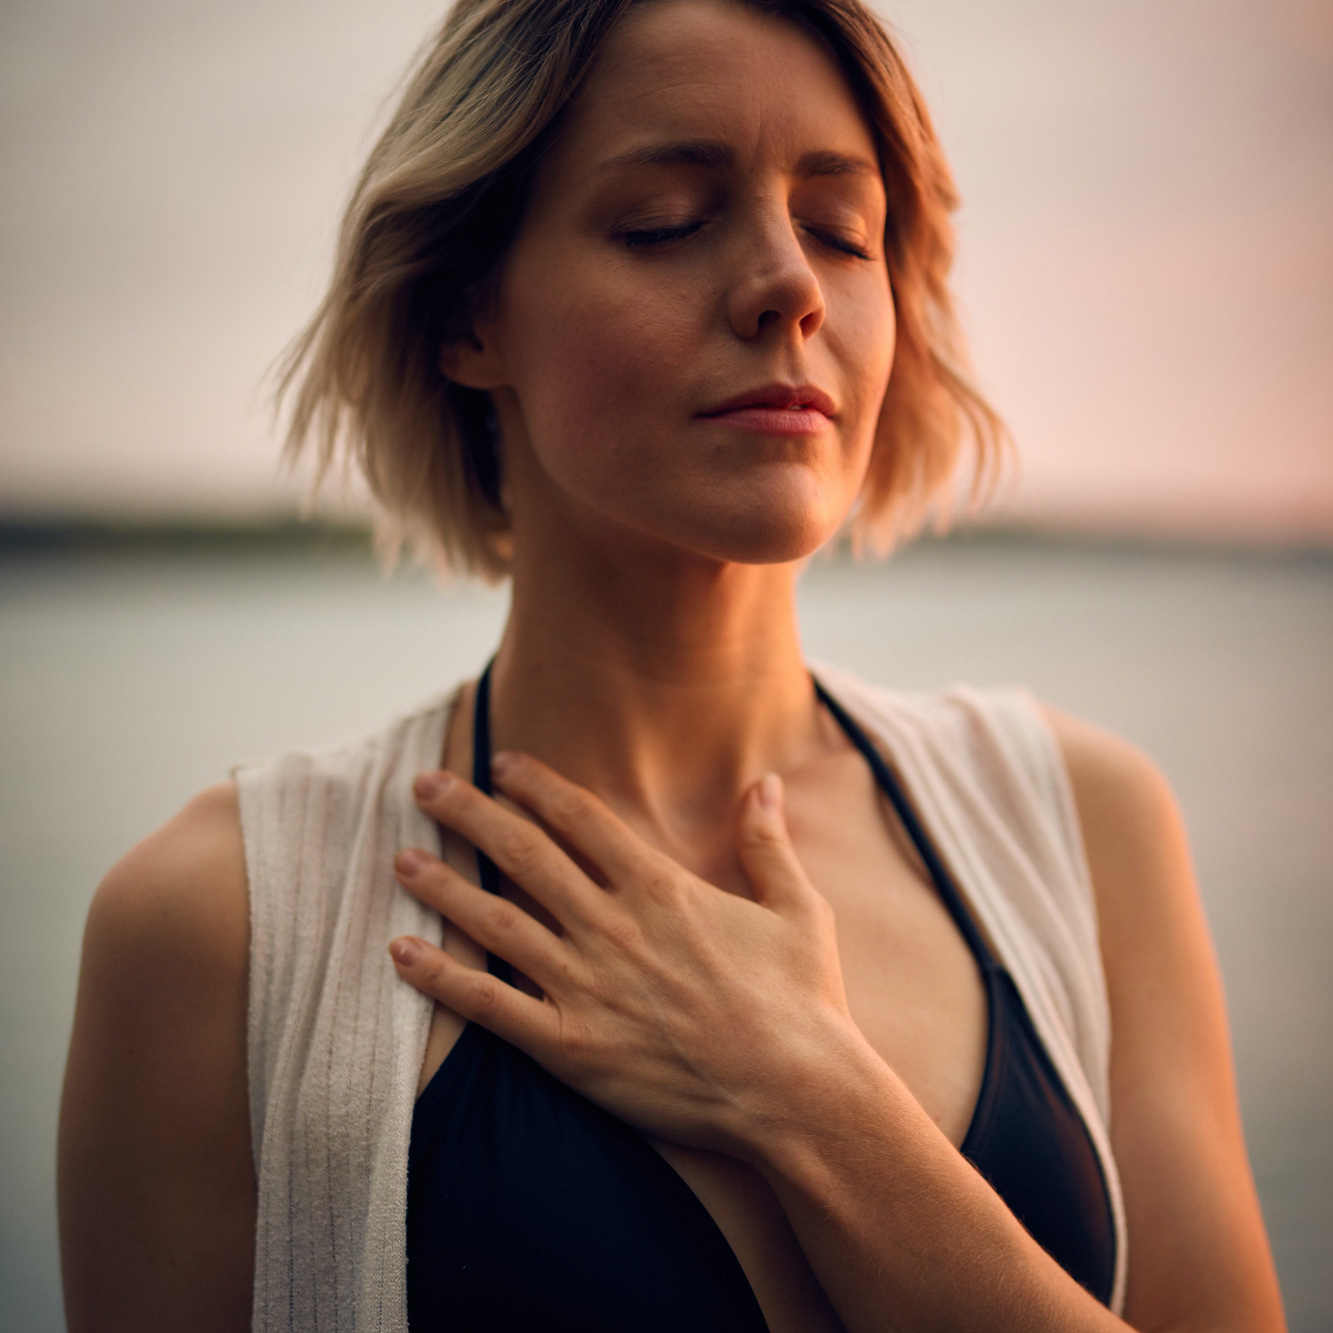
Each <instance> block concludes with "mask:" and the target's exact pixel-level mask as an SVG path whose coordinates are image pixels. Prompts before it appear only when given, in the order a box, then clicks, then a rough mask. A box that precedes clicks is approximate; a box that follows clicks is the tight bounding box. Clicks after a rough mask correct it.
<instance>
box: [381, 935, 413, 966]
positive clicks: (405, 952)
mask: <svg viewBox="0 0 1333 1333" xmlns="http://www.w3.org/2000/svg"><path fill="white" fill-rule="evenodd" d="M389 952H390V953H391V954H392V955H393V961H394V962H395V963H397V964H398V966H399V967H411V966H412V964H413V963H415V962H416V961H417V957H418V955H419V954H420V953H421V945H420V944H419V943H418V942H417V941H416V940H414V939H412V938H411V936H409V935H403V936H401V937H399V938H398V939H396V940H394V941H392V942H391V943H390V945H389Z"/></svg>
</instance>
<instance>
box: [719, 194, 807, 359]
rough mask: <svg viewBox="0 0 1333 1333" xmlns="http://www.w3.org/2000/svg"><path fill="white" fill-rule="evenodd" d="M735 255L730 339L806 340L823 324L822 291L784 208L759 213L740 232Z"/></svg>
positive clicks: (730, 303)
mask: <svg viewBox="0 0 1333 1333" xmlns="http://www.w3.org/2000/svg"><path fill="white" fill-rule="evenodd" d="M735 252H736V254H737V255H738V259H737V268H738V271H737V273H736V277H735V281H734V282H733V283H732V284H731V288H730V291H729V293H728V310H727V315H728V319H729V320H730V323H731V327H732V331H733V332H734V333H735V334H736V336H737V337H738V338H742V339H744V340H745V341H746V342H751V341H753V340H755V339H758V338H761V337H764V336H769V337H772V336H774V334H775V333H777V334H781V335H786V334H788V333H794V334H795V335H796V338H797V340H798V341H800V342H804V341H806V340H807V339H809V338H812V337H813V336H814V335H815V334H816V333H817V332H818V331H819V328H820V326H821V325H822V324H823V323H824V292H823V289H822V287H821V286H820V283H819V277H818V275H817V274H816V273H815V271H814V269H812V268H811V266H810V260H809V257H808V256H807V255H806V253H805V250H804V248H803V247H802V245H801V241H800V238H799V237H798V236H797V234H796V231H795V229H794V227H793V225H792V221H791V217H790V215H789V214H788V212H787V210H786V208H785V207H783V208H781V209H776V208H773V209H764V210H760V215H759V216H756V217H755V218H753V219H752V225H750V226H748V227H744V228H741V229H740V234H738V235H737V237H736V251H735Z"/></svg>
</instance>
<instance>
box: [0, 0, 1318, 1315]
mask: <svg viewBox="0 0 1333 1333" xmlns="http://www.w3.org/2000/svg"><path fill="white" fill-rule="evenodd" d="M441 8H442V6H441V5H440V4H438V3H426V2H425V0H377V3H375V4H374V5H371V4H366V3H361V4H351V3H348V0H322V3H319V4H315V3H314V2H313V0H267V2H266V3H263V4H261V3H259V2H258V0H232V3H230V4H227V5H222V4H220V3H211V2H205V0H172V3H167V0H111V3H101V4H92V3H90V2H89V0H43V3H40V4H39V3H37V0H7V3H6V4H5V5H4V6H3V7H0V162H2V163H3V169H4V175H5V181H6V188H5V190H4V192H3V196H0V1330H9V1329H14V1330H24V1331H27V1330H32V1331H33V1333H47V1331H48V1330H52V1331H54V1330H59V1329H61V1328H63V1322H62V1319H61V1313H60V1301H59V1278H58V1267H57V1259H56V1245H55V1220H54V1204H53V1193H52V1170H53V1157H54V1133H55V1108H56V1103H57V1099H58V1094H59V1083H60V1077H61V1068H62V1063H63V1057H64V1045H65V1042H66V1040H67V1037H68V1031H69V1024H70V1018H71V1013H72V1005H73V996H74V986H75V979H76V970H77V964H78V950H79V935H80V931H81V928H82V919H83V915H84V912H85V911H86V907H87V903H88V899H89V897H90V896H91V893H92V891H93V888H94V887H95V885H96V883H97V880H98V878H99V877H100V875H101V874H102V873H103V871H104V870H105V869H106V867H107V866H108V865H109V864H110V862H111V861H113V860H114V859H115V858H116V857H117V856H118V855H119V854H120V853H121V852H122V851H123V850H124V849H125V848H126V847H127V846H129V845H130V844H131V843H132V842H134V841H136V840H137V839H138V838H139V837H141V836H143V835H144V834H145V833H146V832H148V831H149V830H150V829H151V828H153V827H154V826H156V825H157V824H159V823H161V822H162V821H163V820H164V819H165V818H167V817H168V816H169V815H170V814H171V813H172V812H173V811H174V810H175V809H177V808H178V807H179V806H180V805H181V804H182V803H183V802H184V800H186V799H187V798H188V796H189V795H190V794H191V793H192V792H193V791H195V790H197V789H198V788H199V787H201V786H204V785H206V784H208V783H210V782H213V781H217V780H218V779H219V778H220V777H223V776H225V774H226V771H227V769H228V767H229V765H230V764H232V763H233V762H235V761H236V760H238V759H240V758H242V757H246V756H250V755H256V754H263V753H271V752H273V751H275V750H277V749H280V748H283V747H286V746H291V745H303V746H311V745H320V744H325V743H329V742H333V741H336V740H338V739H340V738H342V737H345V736H347V735H349V734H352V733H355V732H357V731H360V730H364V729H368V728H371V727H374V726H377V725H379V724H380V723H382V722H383V721H384V720H385V719H386V718H387V717H388V716H389V715H390V714H391V713H393V712H394V711H397V710H400V709H404V708H407V707H410V706H413V705H414V704H416V703H418V702H419V701H421V700H422V699H423V698H425V697H427V696H428V695H430V694H432V693H433V692H435V691H437V690H439V689H442V688H444V687H445V686H447V685H448V684H450V683H451V682H452V681H453V680H454V679H456V678H457V677H458V676H459V675H462V674H464V673H466V672H470V671H472V670H474V669H475V668H476V667H477V666H478V665H479V664H480V663H481V662H482V661H483V660H484V657H485V655H486V653H487V652H488V650H489V648H490V647H491V646H492V645H493V643H494V641H495V639H496V637H497V635H498V632H499V627H500V625H501V624H502V622H503V616H504V611H505V604H506V599H505V594H504V592H503V591H502V590H493V589H484V588H479V587H474V586H471V585H466V584H455V585H452V586H451V587H449V588H446V589H443V590H441V589H439V588H437V587H435V586H434V585H433V584H431V583H430V582H429V581H428V580H426V579H425V578H424V577H423V576H421V575H420V574H418V573H414V572H412V571H410V570H408V571H401V572H399V573H398V574H396V575H394V576H393V577H392V578H386V577H385V576H383V575H382V574H381V573H379V572H378V571H377V570H376V568H375V566H374V564H373V562H372V561H371V559H370V557H369V555H368V553H367V549H366V543H365V541H364V536H363V532H362V529H361V527H360V526H359V524H360V517H359V515H360V511H359V509H358V507H357V501H356V499H355V497H352V498H350V499H349V500H347V501H344V502H342V503H341V504H340V505H338V506H335V507H334V508H333V509H331V510H329V511H327V515H326V521H325V522H323V523H322V524H320V525H302V524H299V523H297V522H296V521H295V517H294V516H295V515H296V513H297V511H298V508H299V505H300V500H301V494H302V486H301V482H300V480H299V479H294V480H283V479H281V478H280V477H279V476H278V474H277V472H276V469H275V460H276V452H277V446H276V433H275V430H274V428H273V425H272V422H271V417H270V411H269V406H268V402H267V396H266V389H265V384H264V376H265V372H266V370H267V368H268V366H269V365H270V364H271V363H272V361H273V359H274V358H275V357H276V356H277V355H278V353H279V352H280V351H281V349H282V347H283V345H284V344H285V342H286V340H287V339H288V338H289V337H290V336H291V334H292V333H293V332H294V331H295V330H296V329H297V327H298V326H299V325H300V324H301V322H302V321H303V320H304V319H305V318H306V316H307V315H308V313H309V312H310V310H311V309H312V307H313V305H314V303H315V302H316V300H317V299H318V297H319V294H320V290H321V284H322V282H323V281H324V278H325V276H326V273H327V269H328V263H329V256H330V251H331V245H332V238H333V234H334V230H335V227H336V223H337V217H338V212H339V207H340V204H341V202H342V200H343V198H344V197H345V194H346V191H347V189H348V186H349V184H350V181H351V178H352V175H353V173H354V172H355V170H356V169H357V167H358V166H359V163H360V161H361V158H362V157H363V155H364V153H365V151H366V150H367V148H368V147H369V145H370V143H371V142H372V139H373V135H374V131H375V128H376V126H377V125H378V124H379V122H380V118H381V116H382V114H383V111H384V109H385V102H386V100H387V98H388V96H389V93H390V90H391V89H392V87H393V86H394V83H395V80H396V79H397V77H398V76H399V74H400V73H401V71H402V70H403V68H404V66H405V65H406V63H407V61H408V59H409V57H410V55H411V53H412V51H413V50H414V49H415V48H416V46H417V44H418V43H419V42H420V41H421V40H422V38H423V37H424V35H425V34H426V33H427V31H428V30H429V28H430V27H431V25H432V24H433V23H434V22H435V21H436V20H437V19H438V17H439V14H440V12H441ZM881 10H882V12H884V13H885V14H886V15H887V16H888V17H889V18H890V20H891V21H892V22H893V23H894V24H895V26H896V27H897V29H898V31H899V33H900V35H901V37H902V40H903V43H904V45H905V47H906V49H907V52H908V54H909V57H910V59H911V62H912V64H913V66H914V68H915V69H916V70H917V72H918V74H919V76H920V78H921V80H922V83H923V84H924V86H925V89H926V92H927V96H928V99H929V101H930V104H931V106H932V108H933V109H934V112H935V115H936V118H937V121H938V124H939V128H940V131H941V134H942V136H943V139H944V142H945V145H946V148H947V149H948V151H949V153H950V156H951V159H952V161H953V164H954V168H955V172H956V175H957V178H958V183H959V187H960V190H961V193H962V196H963V201H964V202H963V207H962V209H961V211H960V214H959V218H958V226H959V240H960V261H959V272H958V289H959V292H960V294H961V299H962V305H963V308H964V311H965V315H966V319H967V323H968V327H969V329H970V331H971V334H972V339H973V346H974V349H975V359H976V364H977V371H978V377H979V379H980V381H981V383H982V385H983V387H984V388H985V389H986V390H987V391H988V392H989V394H990V395H991V397H992V399H993V401H994V402H995V403H996V404H997V406H998V407H999V408H1000V409H1001V411H1002V412H1003V413H1004V414H1005V415H1006V417H1007V418H1008V420H1009V422H1010V423H1011V425H1012V427H1013V430H1014V434H1015V436H1016V438H1017V441H1018V445H1019V450H1020V454H1021V470H1020V471H1018V472H1017V473H1016V474H1015V475H1014V477H1012V478H1011V480H1010V481H1009V483H1008V484H1007V485H1006V487H1005V489H1004V490H1003V491H1002V493H1001V495H1000V496H999V498H998V500H997V503H996V504H995V505H994V506H993V507H992V509H991V510H990V511H989V512H988V514H987V515H986V516H985V517H984V520H983V521H982V522H980V523H978V524H975V525H971V526H969V527H968V528H967V529H966V530H964V531H962V532H960V533H958V534H957V535H955V536H953V537H950V538H948V539H944V540H939V539H930V540H927V541H924V542H921V543H918V544H917V545H916V546H915V547H913V548H910V549H909V550H907V551H904V552H902V553H900V554H899V555H897V556H895V557H894V559H892V560H891V561H889V562H888V563H886V564H884V565H879V566H852V565H847V564H843V563H839V562H838V561H836V560H832V561H819V562H816V563H815V564H814V565H813V566H812V568H811V569H810V571H809V573H808V574H807V576H806V578H805V580H804V583H803V587H802V609H803V617H804V625H805V631H806V637H807V646H808V649H809V651H810V655H811V656H812V657H813V658H816V659H827V660H830V661H835V662H837V663H839V664H841V665H844V666H847V667H850V668H851V669H853V670H857V671H859V672H860V673H861V674H863V675H864V676H866V677H867V678H869V679H873V680H878V681H883V682H885V683H890V684H897V685H902V686H904V687H928V686H931V685H936V684H942V683H947V682H948V681H951V680H955V679H967V680H971V681H975V682H978V683H983V684H985V683H1007V682H1011V681H1025V682H1027V683H1028V684H1030V685H1031V686H1032V687H1033V688H1034V689H1036V690H1037V691H1038V692H1039V693H1041V694H1043V695H1044V696H1045V697H1047V698H1050V699H1051V700H1052V701H1054V702H1055V703H1057V704H1059V705H1061V706H1063V707H1066V708H1069V709H1071V710H1073V711H1076V712H1080V713H1082V714H1084V715H1085V716H1088V717H1090V718H1092V719H1093V720H1095V721H1097V722H1099V723H1101V724H1103V725H1105V726H1109V727H1111V728H1113V729H1115V730H1118V731H1120V732H1121V733H1123V734H1125V735H1127V736H1129V737H1130V738H1131V739H1133V740H1135V741H1136V742H1138V743H1139V744H1141V745H1143V746H1144V747H1145V748H1147V749H1148V750H1149V751H1150V752H1151V753H1152V754H1153V755H1154V757H1155V758H1156V759H1157V760H1158V762H1159V763H1160V764H1161V765H1162V767H1163V768H1164V769H1165V771H1166V773H1167V775H1168V777H1169V778H1170V779H1171V780H1172V782H1173V783H1174V785H1175V787H1176V789H1177V791H1178V793H1179V795H1180V798H1181V801H1182V804H1183V806H1184V808H1185V813H1186V817H1187V819H1188V821H1189V824H1190V827H1191V831H1192V834H1193V837H1194V843H1195V849H1196V855H1197V860H1198V865H1199V871H1200V877H1201V882H1202V887H1203V892H1204V897H1205V904H1206V907H1207V909H1208V912H1209V917H1210V920H1211V922H1212V925H1213V929H1214V933H1215V936H1216V939H1217V945H1218V952H1219V956H1220V959H1221V962H1222V967H1223V973H1224V977H1225V980H1226V984H1227V991H1228V1000H1229V1005H1230V1009H1231V1015H1232V1023H1233V1028H1234V1035H1235V1042H1236V1054H1237V1068H1238V1077H1239V1080H1240V1087H1241V1094H1242V1101H1243V1106H1244V1111H1245V1115H1246V1125H1247V1133H1248V1135H1249V1140H1250V1146H1251V1153H1252V1157H1253V1160H1254V1165H1255V1170H1256V1175H1257V1177H1258V1181H1259V1186H1260V1192H1261V1196H1262V1199H1263V1203H1264V1207H1265V1213H1266V1216H1267V1218H1268V1221H1269V1226H1270V1230H1271V1232H1272V1236H1273V1241H1274V1247H1275V1250H1276V1253H1277V1258H1278V1263H1279V1268H1280V1271H1281V1275H1282V1279H1283V1284H1284V1291H1285V1294H1286V1298H1287V1302H1288V1310H1289V1315H1290V1318H1291V1323H1292V1327H1293V1329H1299V1330H1326V1329H1329V1328H1333V1265H1331V1264H1330V1262H1329V1258H1328V1256H1329V1255H1330V1254H1331V1253H1333V1202H1330V1201H1331V1200H1333V1052H1331V1043H1330V1036H1329V1034H1330V1030H1331V1027H1330V1019H1331V1018H1333V984H1331V983H1330V980H1329V958H1330V945H1331V944H1333V906H1331V905H1330V904H1333V895H1331V894H1330V889H1331V888H1333V882H1331V881H1333V872H1330V869H1329V867H1330V866H1331V865H1333V815H1330V810H1333V0H1207V2H1206V3H1205V0H1171V2H1170V3H1162V0H1155V3H1150V2H1149V0H1116V3H1114V4H1112V3H1106V2H1105V0H1102V2H1099V3H1090V4H1078V5H1070V4H1065V3H1058V0H893V3H885V4H882V5H881ZM328 516H331V517H332V519H334V520H336V521H332V522H331V521H328Z"/></svg>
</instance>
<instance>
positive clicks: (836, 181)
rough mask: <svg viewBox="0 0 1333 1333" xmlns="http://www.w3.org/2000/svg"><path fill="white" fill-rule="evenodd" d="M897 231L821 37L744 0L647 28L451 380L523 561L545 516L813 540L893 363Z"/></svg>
mask: <svg viewBox="0 0 1333 1333" xmlns="http://www.w3.org/2000/svg"><path fill="white" fill-rule="evenodd" d="M884 225H885V195H884V186H883V181H882V178H881V176H880V172H879V168H878V163H877V156H876V149H875V142H874V138H873V136H872V134H871V131H870V129H869V127H868V125H867V124H866V122H865V120H864V118H863V116H862V114H861V111H860V109H859V107H858V105H857V102H856V99H855V97H854V96H853V94H852V92H851V90H850V88H849V87H848V85H847V82H846V80H845V79H844V77H843V75H842V73H841V72H840V70H839V68H838V65H837V63H836V62H835V60H834V58H833V57H832V56H831V55H829V54H828V52H827V51H826V50H824V49H823V48H822V47H821V46H820V45H819V43H818V42H817V41H816V40H815V39H813V38H812V37H811V36H809V35H808V34H807V33H805V32H804V31H803V30H802V29H800V28H799V27H797V26H795V25H794V24H792V23H790V22H788V21H785V20H782V19H778V18H773V17H770V16H765V15H761V14H758V13H756V12H754V11H752V10H750V9H748V8H746V7H744V6H742V5H740V4H734V3H727V0H654V3H649V4H644V5H642V6H639V7H637V8H634V9H632V10H630V11H629V12H628V14H627V15H626V17H625V18H624V19H623V20H622V21H621V22H620V24H619V25H618V26H617V28H616V30H615V31H614V32H613V33H612V35H611V37H610V39H609V41H608V42H607V45H606V48H605V50H604V52H603V54H602V56H601V58H600V60H599V61H598V63H597V65H596V67H595V68H594V70H593V72H592V74H591V76H590V77H589V79H588V81H587V82H586V84H585V86H584V88H583V90H582V92H581V93H580V95H579V98H578V100H577V102H576V104H575V105H574V106H573V107H572V108H571V111H570V113H569V115H568V116H567V119H566V122H565V124H564V126H563V127H562V131H561V133H560V135H559V137H558V139H557V140H556V141H555V143H554V144H553V146H552V148H551V150H550V151H549V153H548V154H547V155H546V157H545V158H544V160H543V162H542V164H541V166H540V168H539V170H538V173H537V177H536V179H535V181H534V185H533V190H532V195H531V200H530V205H529V210H528V213H527V214H526V216H525V220H524V223H523V226H522V228H521V230H520V232H519V235H518V237H517V239H516V241H515V243H514V246H513V248H512V250H511V251H510V254H509V256H508V258H507V260H506V262H505V265H504V268H503V271H502V273H501V275H500V281H499V285H498V291H497V294H496V299H495V302H494V304H493V306H492V307H491V310H490V312H489V315H488V317H487V318H486V319H485V320H483V321H482V322H481V323H480V324H479V325H478V328H477V342H478V344H479V347H477V348H473V349H471V350H470V351H468V352H467V353H465V354H464V357H463V359H462V360H460V361H457V362H456V363H455V364H454V366H453V367H452V373H453V374H454V375H455V377H456V378H459V379H462V380H463V381H464V382H469V376H470V377H471V379H470V382H473V383H475V384H476V385H477V387H483V388H489V389H491V391H492V395H493V398H494V400H495V404H496V410H497V413H498V415H499V419H500V423H501V428H502V432H503V437H504V448H505V460H506V475H507V479H508V484H509V487H510V491H511V502H512V505H513V512H514V528H515V538H516V542H517V543H518V545H519V548H520V551H521V548H522V545H523V542H524V539H525V530H529V529H532V528H534V527H539V526H544V527H547V528H548V529H549V528H550V526H551V524H552V523H555V524H556V525H558V526H559V527H560V528H562V529H563V531H564V532H565V533H566V534H568V533H569V532H571V531H573V532H582V533H584V534H586V535H587V536H588V537H589V538H590V539H593V540H606V539H611V540H614V539H615V537H616V536H617V535H619V536H621V537H624V538H627V539H628V538H633V539H636V540H637V541H639V542H642V541H643V540H645V539H646V540H647V541H648V543H649V544H650V545H654V546H656V545H662V544H664V545H665V546H667V547H671V548H675V550H677V551H678V552H690V553H693V554H695V555H699V556H704V557H707V558H710V559H713V560H724V561H740V562H746V563H770V562H779V561H790V560H796V559H799V558H801V557H803V556H806V555H808V554H810V552H812V551H813V550H815V549H816V548H817V547H818V546H820V545H821V544H822V543H823V542H824V541H825V540H826V539H827V538H828V537H829V536H831V535H832V533H833V532H834V531H835V529H836V528H837V526H838V524H839V523H840V521H841V520H842V518H843V517H844V516H845V514H846V513H847V510H848V509H849V507H850V505H851V504H852V502H853V500H854V498H855V496H856V494H857V491H858V489H859V487H860V484H861V480H862V477H863V475H864V472H865V467H866V463H867V460H868V458H869V453H870V447H871V443H872V439H873V436H874V431H875V425H876V421H877V418H878V415H879V410H880V405H881V402H882V400H883V397H884V391H885V388H886V385H887V383H888V377H889V370H890V367H891V365H892V361H893V346H894V312H893V298H892V293H891V291H890V288H889V280H888V271H887V268H886V265H885V260H884V251H883V235H884ZM448 355H449V354H448V353H446V362H447V361H448Z"/></svg>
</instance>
